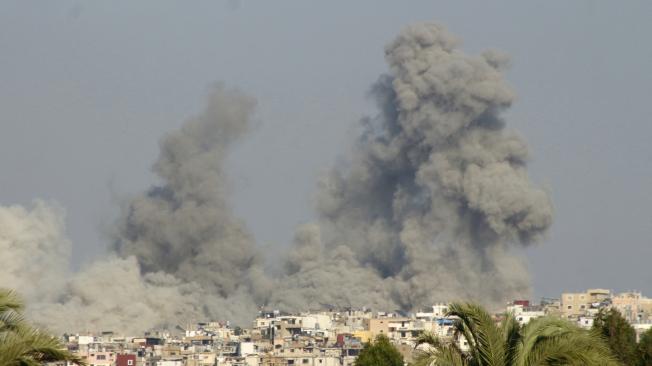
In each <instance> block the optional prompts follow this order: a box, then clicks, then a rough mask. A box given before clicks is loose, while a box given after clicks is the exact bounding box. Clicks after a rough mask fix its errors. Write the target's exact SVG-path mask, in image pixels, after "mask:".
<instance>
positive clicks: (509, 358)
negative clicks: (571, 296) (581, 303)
mask: <svg viewBox="0 0 652 366" xmlns="http://www.w3.org/2000/svg"><path fill="white" fill-rule="evenodd" d="M448 316H454V317H456V318H457V319H458V320H457V321H456V322H455V329H456V334H457V335H459V336H462V337H464V338H465V339H466V340H467V342H468V345H469V350H468V351H463V350H461V349H460V347H459V346H458V345H457V344H456V343H455V342H452V341H444V340H442V339H440V338H438V337H437V336H435V335H434V334H431V333H425V334H423V335H422V336H421V337H420V338H419V340H418V342H417V343H418V347H419V346H420V348H421V350H420V351H418V355H417V357H416V361H415V366H443V365H445V366H464V365H473V366H485V365H486V366H534V365H585V366H592V365H601V366H605V365H617V364H618V362H617V361H616V360H615V359H614V358H613V356H612V354H611V350H610V349H609V346H608V345H607V344H606V343H605V342H604V340H603V339H602V337H601V336H600V334H599V333H598V332H597V331H588V330H585V329H581V328H579V327H578V326H576V325H574V324H572V323H570V322H568V321H566V320H563V319H559V318H552V317H541V318H537V319H533V320H531V321H530V322H529V323H528V324H526V325H524V326H522V327H521V326H520V325H519V323H518V322H517V321H516V319H515V318H514V316H513V315H511V314H505V317H504V319H503V320H502V321H501V322H500V323H497V322H496V321H495V320H494V319H493V317H492V316H491V315H490V314H489V313H488V312H487V311H486V310H485V309H483V308H482V307H480V306H478V305H476V304H471V303H454V304H451V305H450V307H449V312H448Z"/></svg>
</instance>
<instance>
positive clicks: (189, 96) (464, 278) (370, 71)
mask: <svg viewBox="0 0 652 366" xmlns="http://www.w3.org/2000/svg"><path fill="white" fill-rule="evenodd" d="M477 7H478V8H477V9H476V11H474V12H473V14H469V13H468V7H467V8H462V7H460V6H459V5H457V4H454V3H452V2H451V3H437V4H430V3H429V2H420V3H415V5H414V6H411V7H410V8H409V9H408V8H405V7H402V6H401V5H400V4H398V3H396V4H394V3H389V2H387V3H377V2H373V3H371V2H368V3H366V4H365V3H364V2H362V3H356V4H347V5H346V6H343V5H341V4H340V5H336V4H333V3H328V4H326V3H324V4H320V5H314V6H307V5H305V4H303V3H300V2H282V3H278V4H276V3H275V4H254V3H250V2H245V1H227V2H203V3H197V4H195V5H192V6H190V5H187V4H182V3H172V2H170V3H165V2H163V3H161V2H144V3H140V4H129V5H127V3H122V4H119V5H115V4H111V5H109V4H108V3H101V2H92V3H87V2H74V1H69V2H57V3H45V4H39V5H38V6H37V5H35V4H34V3H30V2H11V3H9V4H7V6H6V9H5V10H4V11H3V12H1V13H0V34H1V36H0V46H2V49H3V50H4V51H3V54H4V56H3V61H0V62H2V63H1V64H0V65H2V66H1V67H0V78H1V80H3V82H2V83H0V96H1V97H0V107H1V108H0V111H1V112H0V116H1V117H2V126H3V133H2V134H1V136H0V149H2V150H0V166H2V167H3V169H4V171H5V172H6V174H3V175H2V176H1V177H0V187H2V193H1V194H0V203H1V205H2V208H1V209H0V219H1V221H0V224H1V225H2V226H1V229H2V232H1V233H0V235H2V236H1V237H0V245H3V247H2V249H3V252H2V254H0V263H2V264H3V267H4V268H5V274H4V275H2V276H0V286H4V287H18V288H17V289H18V290H19V291H22V292H23V293H25V296H26V297H27V299H28V300H33V301H32V305H31V306H32V313H31V314H32V316H34V317H35V318H37V320H38V321H40V322H43V323H46V324H47V325H49V326H51V327H53V328H55V329H57V330H64V328H65V327H66V326H70V327H73V328H74V327H77V328H79V327H81V326H82V325H83V324H91V323H92V322H98V323H97V324H102V325H107V326H114V327H119V326H121V325H125V326H126V325H130V326H133V327H134V328H133V329H134V330H137V329H140V330H144V329H146V328H148V327H150V326H152V325H156V324H157V322H159V321H160V320H161V319H162V318H166V317H168V316H172V315H171V314H177V315H178V309H180V308H184V309H187V310H188V313H187V314H183V317H186V318H188V319H194V320H197V319H200V318H202V317H220V318H229V319H231V320H233V321H242V322H246V321H249V320H250V319H248V318H247V317H248V316H250V317H253V316H254V315H255V312H256V310H257V308H258V306H260V305H272V306H276V307H280V308H285V309H286V310H289V311H301V310H307V308H308V307H309V306H313V305H314V304H318V305H323V306H324V307H328V306H330V305H333V304H335V305H338V306H345V305H354V306H365V305H366V306H375V307H377V308H379V309H383V310H395V309H397V308H400V309H402V310H412V309H413V308H415V307H418V306H424V305H428V304H432V303H433V302H434V301H437V300H442V301H449V300H452V299H454V298H456V297H461V298H471V299H477V300H480V301H483V302H485V303H488V304H494V305H495V304H504V303H505V301H509V300H515V299H517V298H521V297H527V298H538V297H541V296H558V294H559V293H561V292H562V291H579V290H583V289H586V288H592V287H597V286H599V287H607V288H609V289H614V290H616V291H625V290H630V289H638V290H642V291H643V292H644V293H652V287H651V286H652V285H651V282H650V281H649V279H650V277H651V276H650V270H649V268H648V266H647V263H648V260H649V258H650V255H651V254H652V249H651V248H650V238H651V237H652V225H650V222H652V221H651V220H650V214H649V207H650V204H652V193H650V187H651V186H652V169H650V161H652V147H651V145H650V144H649V141H648V140H649V136H651V135H652V128H651V127H650V123H649V116H648V113H646V112H647V108H646V107H647V103H646V102H647V99H649V96H650V95H652V87H651V85H652V80H651V79H650V78H652V74H650V73H649V72H648V68H649V65H650V63H651V62H652V47H651V46H650V45H649V42H646V38H647V35H648V34H650V31H652V29H650V28H652V25H650V24H649V22H647V21H646V19H647V18H648V16H649V15H650V14H651V11H652V7H651V6H650V5H649V4H647V3H640V4H638V8H637V7H636V6H633V7H631V8H629V9H622V8H620V7H618V6H617V5H615V4H609V3H606V2H605V3H593V2H578V3H575V4H571V5H569V4H563V5H562V4H559V5H551V4H546V5H537V6H535V5H524V4H519V3H517V2H513V3H510V4H508V3H504V4H501V5H500V6H496V5H477ZM362 19H364V21H362ZM542 19H546V21H542ZM551 19H554V22H551ZM622 19H627V21H623V20H622ZM605 24H617V25H618V26H612V27H607V26H605ZM514 29H518V30H519V31H518V32H515V31H514ZM424 65H426V66H427V65H443V66H442V67H441V68H431V69H429V70H428V73H426V72H425V69H426V68H427V67H426V66H424ZM423 75H425V76H423ZM517 96H518V97H517ZM361 121H362V123H361ZM469 166H471V168H469ZM553 213H554V215H553ZM553 216H554V219H553ZM16 243H19V245H17V244H16ZM68 251H69V253H67V252H68ZM40 254H42V256H40ZM28 266H29V268H32V269H31V270H30V271H25V270H24V269H25V268H27V267H28ZM109 273H115V276H114V275H110V276H107V274H109ZM482 279H490V280H489V281H486V282H482ZM125 284H129V286H125ZM44 290H47V291H44ZM112 290H115V291H124V292H125V293H126V292H131V295H129V296H131V297H129V298H132V299H138V300H139V301H142V302H140V303H139V304H140V306H142V307H141V308H137V309H132V310H133V311H134V312H139V311H143V310H147V311H150V310H151V318H147V317H145V318H142V319H139V321H140V322H141V323H138V322H131V323H129V322H126V321H125V319H129V317H130V316H131V315H133V314H129V313H126V314H116V316H115V318H111V317H110V316H109V314H107V310H111V309H114V307H112V306H114V305H115V304H112V303H111V301H110V300H107V299H106V298H102V301H96V300H97V299H99V298H100V297H101V296H102V295H106V294H109V297H110V296H111V292H110V291H112ZM107 291H109V292H107ZM116 293H118V292H116ZM162 298H165V299H166V304H167V305H165V306H162V307H160V308H157V304H158V301H159V299H162ZM100 313H101V314H103V315H105V316H106V317H107V318H106V319H102V320H101V321H98V319H97V315H95V314H100ZM71 314H76V315H77V316H79V318H78V322H75V321H74V320H71ZM246 314H249V315H246ZM48 322H49V324H48ZM103 322H104V323H103Z"/></svg>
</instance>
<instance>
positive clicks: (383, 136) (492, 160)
mask: <svg viewBox="0 0 652 366" xmlns="http://www.w3.org/2000/svg"><path fill="white" fill-rule="evenodd" d="M457 46H458V41H457V40H456V39H455V38H454V37H453V36H451V35H450V34H449V33H448V32H447V31H446V30H445V29H444V28H442V27H441V26H438V25H434V24H420V25H414V26H410V27H408V28H406V29H405V30H404V31H403V32H401V33H400V35H399V36H398V37H397V38H396V40H394V41H393V42H392V43H390V44H389V45H388V46H387V48H386V59H387V62H388V64H389V67H390V72H389V74H388V75H384V76H382V77H381V78H380V80H379V81H378V82H377V83H376V84H375V85H374V87H373V88H372V92H371V94H372V95H373V97H374V98H375V99H376V101H377V104H378V107H379V109H380V114H379V115H378V116H376V117H374V118H368V119H365V120H364V125H365V132H364V134H363V135H362V136H361V137H360V138H359V140H358V142H357V144H356V146H355V148H354V151H353V153H352V155H351V156H350V158H349V160H348V163H347V164H346V165H344V166H341V167H337V168H336V169H334V170H333V171H332V173H331V174H330V175H329V176H327V177H326V178H325V179H324V180H323V181H322V182H321V185H320V186H321V187H320V188H321V189H320V195H319V200H318V210H319V214H320V217H321V221H320V224H321V228H322V229H321V234H322V235H321V239H320V240H322V241H323V243H324V244H323V245H324V249H322V251H323V252H324V253H325V254H324V255H325V258H324V259H322V264H321V266H320V267H317V268H316V267H315V266H312V267H310V268H307V269H305V270H303V271H297V270H296V269H297V268H298V267H299V266H298V265H297V263H301V262H302V261H301V260H300V259H299V258H296V254H297V253H299V254H300V253H302V251H303V252H307V251H306V250H305V249H303V248H305V246H306V244H305V243H304V242H302V243H301V245H297V248H298V249H296V250H295V251H294V252H293V253H295V257H293V258H291V262H292V263H291V265H290V266H289V267H288V268H291V269H293V270H292V271H288V279H286V281H289V282H291V283H293V284H294V286H304V287H308V288H311V287H312V289H313V290H314V292H313V293H312V295H313V296H315V297H312V298H309V297H305V296H298V297H299V299H297V300H295V303H298V304H300V305H299V307H301V306H306V305H307V304H309V303H311V302H314V301H317V302H322V301H323V302H328V299H327V298H320V297H321V296H320V295H321V294H326V296H332V294H334V293H340V294H341V293H346V292H347V291H346V290H342V289H344V288H355V289H356V292H355V293H354V294H353V295H352V296H351V297H348V298H346V299H342V301H339V305H355V306H361V305H370V302H376V303H379V302H382V301H374V299H378V298H379V297H381V298H386V299H387V302H390V303H392V304H395V305H396V306H397V307H398V308H402V309H404V310H409V309H413V308H415V307H418V306H424V305H428V304H430V303H432V302H433V301H441V300H451V299H459V298H467V299H468V298H474V299H477V300H482V301H484V302H486V303H488V304H496V303H500V302H503V301H505V300H509V299H510V298H515V297H517V296H524V295H527V294H528V291H529V280H528V274H527V271H526V269H525V267H524V265H523V263H522V261H521V259H520V258H519V257H518V256H516V255H514V254H513V253H512V252H513V249H512V248H511V247H510V246H511V245H515V246H522V245H527V244H529V243H532V242H534V241H536V240H537V239H539V238H540V237H541V235H542V234H543V233H544V232H545V231H546V230H547V229H548V227H549V226H550V224H551V221H552V206H551V203H550V200H549V198H548V195H547V194H546V193H545V192H544V191H543V190H542V189H540V188H536V187H534V186H532V184H531V183H530V181H529V179H528V177H527V172H526V161H527V158H528V151H527V146H526V144H525V142H524V141H523V140H522V139H521V138H520V137H519V136H518V135H516V134H515V133H513V132H510V131H508V130H505V128H504V125H505V123H504V121H503V120H502V119H501V118H500V113H501V112H502V111H503V110H504V109H505V108H507V107H509V106H510V104H511V103H512V101H513V100H514V93H513V92H512V91H511V89H510V88H509V87H508V86H507V84H506V82H505V81H504V79H503V75H502V73H501V71H502V68H503V67H504V66H505V64H506V58H505V57H504V56H502V55H501V54H499V53H497V52H495V51H488V52H485V53H483V54H482V55H480V56H469V55H466V54H464V53H463V52H462V51H460V50H458V49H457V48H456V47H457ZM344 249H346V250H344ZM333 253H335V254H333ZM347 253H348V254H347ZM343 256H344V257H346V261H348V262H347V264H346V265H341V264H340V265H338V263H341V262H342V260H343V259H341V258H343ZM338 258H340V259H338ZM311 262H314V259H311ZM335 273H337V274H338V275H339V276H340V277H339V278H341V279H340V280H339V281H324V280H321V279H323V278H330V277H333V276H334V274H335ZM379 285H380V287H381V288H378V287H379ZM287 293H292V291H291V290H288V291H287ZM286 296H287V295H286ZM301 299H303V301H302V300H301ZM347 302H349V304H347Z"/></svg>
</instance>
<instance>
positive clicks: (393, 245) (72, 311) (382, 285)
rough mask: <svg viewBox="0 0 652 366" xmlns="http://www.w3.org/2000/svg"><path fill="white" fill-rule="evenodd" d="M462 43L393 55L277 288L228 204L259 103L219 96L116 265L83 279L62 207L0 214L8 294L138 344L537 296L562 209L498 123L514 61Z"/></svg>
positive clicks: (423, 32) (41, 319)
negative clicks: (549, 234) (234, 168)
mask: <svg viewBox="0 0 652 366" xmlns="http://www.w3.org/2000/svg"><path fill="white" fill-rule="evenodd" d="M457 45H458V42H457V41H456V40H455V38H454V37H452V36H451V35H450V34H449V33H448V32H447V31H446V30H444V29H443V28H442V27H440V26H438V25H433V24H420V25H415V26H411V27H408V28H406V29H405V30H404V31H403V32H401V33H400V35H399V36H398V37H397V38H396V40H395V41H394V42H392V43H390V44H389V45H388V46H387V48H386V59H387V62H388V64H389V73H388V74H387V75H383V76H382V77H381V78H380V79H379V81H378V82H377V83H376V84H375V85H374V86H373V88H372V91H371V95H372V96H373V97H374V98H375V100H376V102H377V104H378V107H379V110H380V112H379V114H378V115H377V116H375V117H371V118H367V119H365V120H364V121H363V122H364V127H365V129H364V133H363V134H362V136H360V138H359V139H358V141H357V143H356V145H355V146H354V148H353V149H352V152H351V155H350V156H348V159H347V163H346V164H344V165H342V166H337V167H336V168H335V169H333V170H332V172H331V173H330V174H329V175H328V176H326V177H325V178H324V179H323V180H322V181H321V182H320V186H319V195H318V204H317V210H318V214H319V220H318V221H317V222H315V223H312V224H307V225H304V226H302V227H300V228H298V229H297V232H296V234H295V239H294V245H293V246H292V248H291V250H290V252H288V253H287V255H286V256H285V257H286V258H287V260H286V263H285V266H284V270H285V271H284V273H283V274H282V275H281V276H279V277H278V278H270V277H268V276H267V275H266V274H264V273H263V271H262V267H263V266H262V263H261V261H262V259H261V258H262V256H261V254H260V253H259V252H258V250H257V249H256V246H255V244H254V240H253V237H252V235H251V234H250V233H249V232H248V231H247V229H246V227H245V225H244V223H243V222H242V221H241V220H239V219H238V218H236V217H235V216H234V215H233V213H232V210H231V207H230V205H229V200H228V196H229V189H228V180H227V178H226V176H225V169H224V165H225V159H226V157H227V155H228V153H229V150H230V148H231V147H232V146H233V144H234V143H236V142H237V141H238V140H240V139H242V138H243V137H244V136H245V135H246V133H247V131H248V130H249V126H250V121H251V116H252V113H253V108H254V104H255V103H254V100H253V99H252V98H250V97H248V96H245V95H243V94H242V93H240V92H238V91H235V90H228V89H225V88H223V87H220V86H218V87H216V88H214V89H212V90H211V93H210V94H209V97H208V103H207V107H206V109H205V110H204V111H203V112H202V113H201V114H200V115H199V116H197V117H195V118H192V119H190V120H189V121H187V122H186V123H185V124H184V125H183V126H182V127H181V128H180V129H179V130H178V131H175V132H172V133H170V134H168V135H167V136H166V137H165V138H164V139H163V140H162V142H161V144H160V149H161V152H160V156H159V158H158V160H157V162H156V163H155V164H154V168H153V170H154V172H155V173H156V174H157V175H158V176H159V177H160V179H161V180H160V184H157V185H155V186H153V187H152V188H150V189H149V190H148V191H146V192H145V193H143V194H141V195H138V196H136V197H134V198H133V199H131V200H129V201H128V202H127V204H126V205H125V207H124V210H123V213H122V215H121V217H120V219H119V220H118V224H117V225H116V230H115V233H114V241H113V247H112V251H111V252H110V253H108V256H107V258H104V259H101V260H98V261H97V262H95V263H92V264H90V265H89V266H87V267H85V268H83V269H82V270H81V271H80V272H78V273H75V274H73V273H69V272H68V270H67V266H68V255H69V250H70V243H69V241H68V239H67V238H66V237H65V231H64V229H63V228H64V225H63V212H62V210H61V209H58V208H56V207H52V206H50V205H47V204H44V203H40V202H37V203H35V205H34V207H33V208H31V209H26V208H22V207H19V206H12V207H0V249H2V251H0V264H2V268H3V270H2V276H0V286H5V287H17V289H18V290H19V291H21V292H23V293H25V294H26V296H27V297H28V301H29V303H30V305H31V306H30V309H31V310H30V313H31V316H32V317H33V319H35V320H36V321H37V322H38V323H40V324H43V325H46V326H48V327H50V328H51V329H53V330H55V331H59V332H63V331H83V330H92V331H97V330H110V329H112V330H116V331H118V332H126V333H129V334H137V333H140V332H141V331H143V330H147V329H150V328H153V327H167V328H173V327H175V326H176V325H184V324H187V323H191V322H193V321H199V320H209V319H222V320H225V319H228V320H232V321H234V322H236V323H238V324H241V325H246V324H247V321H248V320H250V319H251V318H252V317H253V316H255V314H256V310H257V307H258V306H260V305H267V306H268V307H276V308H280V309H282V310H305V309H319V308H324V307H332V306H335V307H338V306H355V307H360V306H370V307H373V308H376V309H382V310H390V309H403V310H410V309H414V308H416V307H420V306H424V305H428V304H431V303H432V302H434V301H446V300H452V299H460V298H466V299H476V300H481V301H484V302H485V303H487V304H488V305H490V304H496V303H501V302H503V301H505V300H508V299H510V298H515V297H520V296H523V295H526V294H527V293H528V291H529V280H528V275H527V271H526V269H525V266H524V265H523V262H522V259H521V257H520V256H519V255H518V249H519V248H520V247H523V246H525V245H528V244H529V243H533V242H536V241H537V240H538V239H539V238H540V237H541V236H542V235H543V234H544V233H545V232H546V230H547V229H548V227H549V226H550V224H551V221H552V206H551V203H550V200H549V198H548V195H547V194H546V193H545V192H544V191H543V190H542V189H540V188H537V187H535V186H533V185H532V184H531V183H530V181H529V179H528V177H527V172H526V161H527V159H528V152H527V146H526V144H525V143H524V142H523V140H522V139H521V138H520V137H519V136H518V135H516V134H515V133H513V132H510V131H509V130H507V129H505V123H504V121H503V120H502V119H501V117H500V113H501V112H502V111H503V110H504V109H505V108H507V107H509V106H510V104H511V103H512V101H513V99H514V94H513V92H512V91H511V90H510V88H509V87H508V86H507V84H506V83H505V81H504V79H503V75H502V69H503V67H504V66H505V64H506V59H505V57H504V56H502V55H500V54H499V53H497V52H494V51H489V52H485V53H483V54H482V55H480V56H469V55H466V54H464V53H463V52H461V51H459V50H457V49H456V47H457ZM270 194H272V193H271V192H270ZM515 252H516V253H515ZM48 258H52V261H50V262H48ZM45 263H47V265H46V264H45ZM23 269H24V270H23ZM32 269H42V270H47V273H48V275H47V276H45V275H42V274H40V272H39V271H38V270H36V271H35V270H32ZM7 273H8V275H7ZM12 284H15V285H12Z"/></svg>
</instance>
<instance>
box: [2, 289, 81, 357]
mask: <svg viewBox="0 0 652 366" xmlns="http://www.w3.org/2000/svg"><path fill="white" fill-rule="evenodd" d="M23 309H24V304H23V302H22V301H21V300H20V298H19V297H18V296H17V295H16V293H15V292H13V291H11V290H6V289H0V366H37V365H41V364H42V363H44V362H53V361H71V362H75V363H77V364H80V365H83V364H84V363H83V362H82V361H81V359H80V358H79V357H77V356H75V355H74V354H72V353H70V352H69V351H68V350H66V349H65V348H64V347H63V345H62V344H61V342H59V340H58V339H57V338H55V337H53V336H51V335H49V334H47V333H44V332H42V331H41V330H39V329H36V328H34V327H32V326H31V325H29V324H28V323H27V322H26V321H25V319H24V318H23V315H22V311H23Z"/></svg>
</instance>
